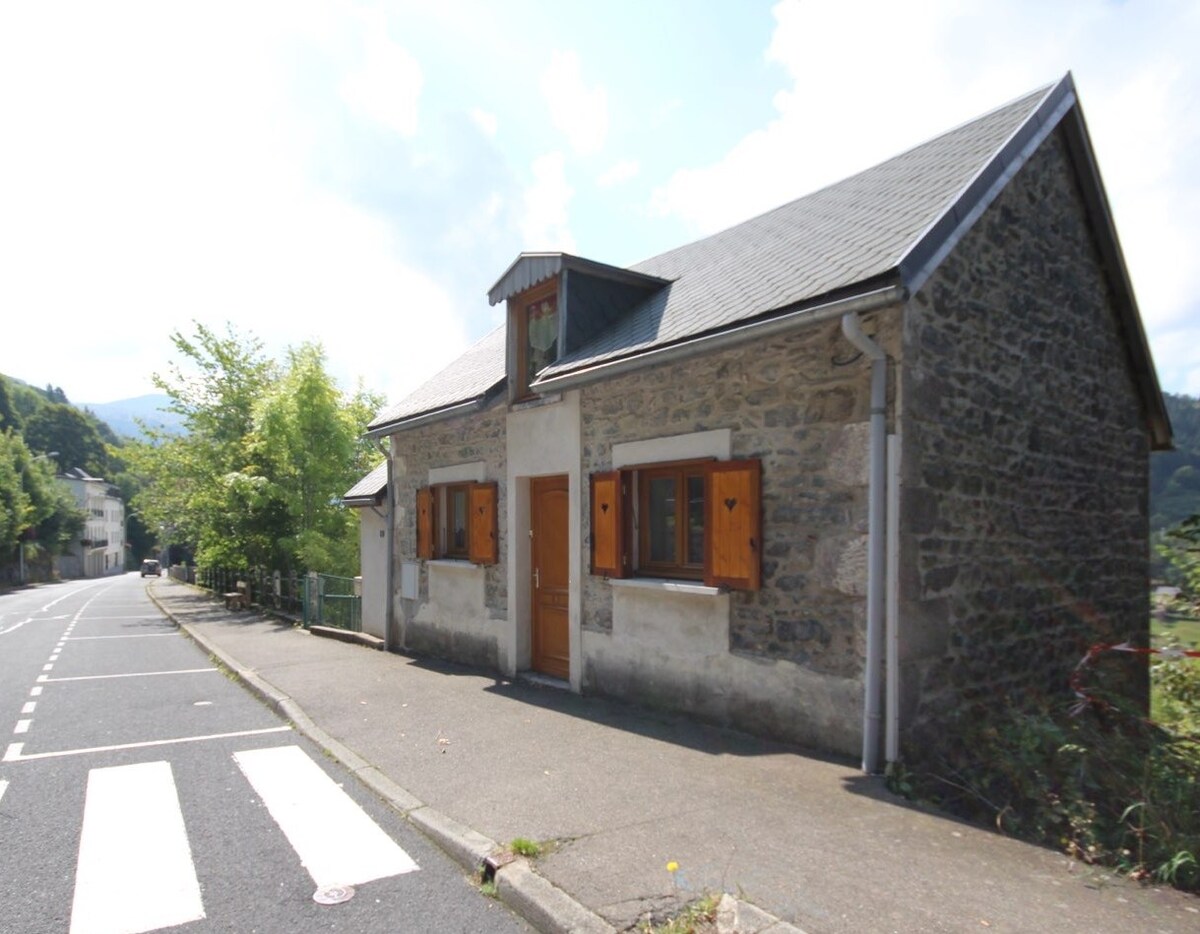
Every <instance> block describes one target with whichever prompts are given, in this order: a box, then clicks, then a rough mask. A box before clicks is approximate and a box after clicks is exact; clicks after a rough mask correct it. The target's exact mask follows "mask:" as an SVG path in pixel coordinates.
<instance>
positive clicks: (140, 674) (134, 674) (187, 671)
mask: <svg viewBox="0 0 1200 934" xmlns="http://www.w3.org/2000/svg"><path fill="white" fill-rule="evenodd" d="M48 667H51V668H52V667H54V666H52V665H51V666H48ZM202 671H220V669H219V668H180V669H178V670H176V671H131V672H129V673H128V674H122V675H76V676H75V677H73V678H47V677H46V676H45V675H43V676H41V677H39V678H38V681H40V682H42V683H43V684H57V683H59V682H62V681H104V680H105V679H108V678H153V677H156V676H158V675H194V674H198V673H199V672H202Z"/></svg>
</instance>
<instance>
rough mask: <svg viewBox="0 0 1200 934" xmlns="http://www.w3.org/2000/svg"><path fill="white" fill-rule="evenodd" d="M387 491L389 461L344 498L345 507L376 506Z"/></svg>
mask: <svg viewBox="0 0 1200 934" xmlns="http://www.w3.org/2000/svg"><path fill="white" fill-rule="evenodd" d="M385 490H387V461H384V462H383V463H381V464H380V465H379V466H378V467H376V468H375V469H374V470H372V471H371V472H370V473H369V474H367V475H366V476H365V477H363V478H362V479H361V480H359V481H358V483H356V484H354V486H352V487H350V489H348V490H347V491H346V492H345V494H344V495H343V496H342V505H343V506H375V505H377V504H378V503H379V500H380V498H381V497H382V496H383V494H384V491H385Z"/></svg>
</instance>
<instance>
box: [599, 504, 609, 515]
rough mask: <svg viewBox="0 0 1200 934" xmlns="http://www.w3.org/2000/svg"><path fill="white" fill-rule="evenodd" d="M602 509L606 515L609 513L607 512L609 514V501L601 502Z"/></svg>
mask: <svg viewBox="0 0 1200 934" xmlns="http://www.w3.org/2000/svg"><path fill="white" fill-rule="evenodd" d="M600 511H601V512H602V513H604V514H605V515H607V514H608V503H601V504H600Z"/></svg>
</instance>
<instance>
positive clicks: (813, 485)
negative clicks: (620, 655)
mask: <svg viewBox="0 0 1200 934" xmlns="http://www.w3.org/2000/svg"><path fill="white" fill-rule="evenodd" d="M879 328H885V329H886V330H884V331H882V332H881V334H880V335H879V339H880V340H881V341H883V342H884V344H885V346H886V345H887V344H888V343H891V344H892V345H893V347H894V346H897V345H898V340H899V325H898V321H897V318H896V316H895V315H891V316H888V315H880V316H877V317H876V318H873V319H868V323H867V328H866V329H867V332H868V333H871V334H874V333H875V332H876V330H877V329H879ZM869 402H870V366H869V363H868V362H867V361H865V360H862V359H861V358H860V356H859V354H858V352H857V351H856V350H855V349H854V348H853V347H852V346H851V345H850V344H848V343H847V342H846V340H845V339H844V338H843V337H842V336H841V332H840V330H839V326H838V324H837V323H833V324H827V325H822V326H819V327H817V328H813V329H807V330H806V329H801V330H798V331H796V332H794V333H792V334H790V335H787V336H784V337H776V338H772V339H770V340H766V341H764V342H762V343H751V344H746V345H743V346H741V347H738V348H735V349H731V350H726V351H722V352H720V353H716V354H711V355H707V356H703V357H699V358H695V359H692V360H686V361H682V362H678V363H674V364H670V365H667V366H660V367H654V368H650V369H644V370H639V371H637V372H634V373H631V374H628V375H626V376H622V377H620V378H618V379H614V380H610V381H607V382H604V383H601V384H599V385H597V386H593V387H589V388H588V389H586V390H585V391H584V394H583V399H582V418H583V463H584V474H585V476H588V475H590V474H592V473H594V472H597V471H603V470H609V469H611V450H612V445H613V444H615V443H618V442H624V441H634V440H640V439H645V438H655V437H663V436H668V435H677V434H684V433H687V432H695V431H707V430H711V429H716V428H728V429H731V430H732V438H733V457H734V458H746V457H757V458H761V459H762V466H763V473H762V504H763V512H762V518H763V567H762V570H763V577H762V589H761V590H759V591H758V592H757V593H735V594H734V595H733V605H732V613H731V622H730V633H729V647H730V649H731V650H732V651H735V652H744V653H747V654H749V655H756V656H762V657H766V658H779V659H787V660H790V661H793V662H796V663H798V664H801V665H804V666H806V667H808V668H811V669H812V670H813V671H819V672H823V673H826V674H834V675H840V676H842V677H858V676H859V673H860V668H861V658H862V654H863V651H862V644H863V626H864V619H865V601H864V599H863V596H864V594H865V592H866V531H867V528H866V521H867V519H866V503H867V447H868V445H867V419H868V414H869V411H868V410H869ZM589 518H590V517H587V516H585V517H584V519H585V523H586V522H587V521H588V519H589ZM588 531H589V530H588V529H587V528H586V527H585V535H584V540H585V541H589V537H588ZM584 625H585V626H586V627H588V628H590V629H600V630H607V629H610V628H611V626H612V618H611V598H610V597H609V596H608V588H607V585H605V584H604V583H603V581H601V580H599V579H597V578H592V577H590V575H589V579H588V581H587V582H586V584H585V587H584Z"/></svg>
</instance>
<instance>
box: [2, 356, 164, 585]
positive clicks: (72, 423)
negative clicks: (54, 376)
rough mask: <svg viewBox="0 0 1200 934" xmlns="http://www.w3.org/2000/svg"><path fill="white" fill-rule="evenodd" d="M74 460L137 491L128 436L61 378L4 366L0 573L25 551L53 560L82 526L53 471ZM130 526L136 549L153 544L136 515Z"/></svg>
mask: <svg viewBox="0 0 1200 934" xmlns="http://www.w3.org/2000/svg"><path fill="white" fill-rule="evenodd" d="M75 467H78V468H80V469H82V470H84V471H86V472H87V473H89V474H91V475H92V476H93V477H101V478H103V479H105V480H107V481H108V482H109V483H112V484H113V485H114V486H116V487H117V488H118V489H119V490H120V492H121V497H122V498H123V499H124V500H125V502H126V503H128V502H129V501H130V499H131V498H132V497H133V495H134V493H135V492H136V491H137V481H136V479H135V478H134V477H133V476H132V475H130V474H129V473H128V472H127V470H126V466H125V460H124V457H123V452H122V440H121V439H120V438H119V437H118V436H117V435H116V434H115V433H114V432H113V431H112V429H111V428H109V426H108V425H107V424H105V422H104V421H103V420H101V419H100V418H98V417H97V416H96V415H95V414H94V413H92V412H89V411H87V410H85V409H79V408H76V407H75V406H73V405H72V404H71V402H70V400H69V399H68V398H67V396H66V393H64V392H63V391H62V389H61V388H59V387H57V386H53V385H47V386H46V388H45V389H39V388H36V387H34V386H30V385H28V384H26V383H23V382H21V381H20V380H17V379H13V378H11V377H7V376H4V375H3V374H0V579H4V578H13V574H12V573H9V572H10V571H11V567H12V566H13V565H14V564H20V563H21V559H23V561H24V562H25V563H26V564H28V563H30V562H33V563H35V564H36V563H40V562H44V561H46V560H48V557H49V556H52V555H53V554H55V553H56V552H57V551H58V550H60V549H61V548H62V547H63V546H64V545H66V544H67V543H68V542H69V541H70V540H71V539H72V538H73V537H74V536H75V535H76V534H77V533H78V531H79V529H80V528H81V527H82V523H83V514H82V513H81V512H80V511H79V509H78V508H77V507H76V505H75V500H74V497H72V496H71V494H70V493H69V492H68V491H67V490H66V489H65V488H64V487H63V486H62V485H61V484H60V483H58V482H56V481H55V479H54V476H55V474H56V473H59V472H61V471H64V470H70V469H72V468H75ZM127 529H128V534H129V541H130V545H131V549H130V550H131V553H132V554H134V555H140V554H142V553H143V552H144V551H146V550H147V549H149V548H150V547H152V546H153V544H154V537H153V535H151V534H149V532H148V531H147V530H146V529H145V528H144V527H143V526H142V524H141V523H140V521H139V520H138V518H137V517H136V516H132V517H131V518H130V520H129V522H128V523H127ZM18 542H22V543H24V544H23V554H20V555H18V553H17V547H18ZM13 579H15V578H13Z"/></svg>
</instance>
